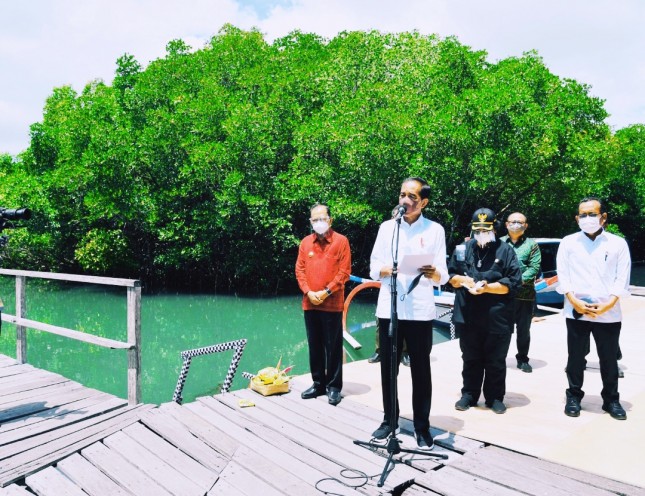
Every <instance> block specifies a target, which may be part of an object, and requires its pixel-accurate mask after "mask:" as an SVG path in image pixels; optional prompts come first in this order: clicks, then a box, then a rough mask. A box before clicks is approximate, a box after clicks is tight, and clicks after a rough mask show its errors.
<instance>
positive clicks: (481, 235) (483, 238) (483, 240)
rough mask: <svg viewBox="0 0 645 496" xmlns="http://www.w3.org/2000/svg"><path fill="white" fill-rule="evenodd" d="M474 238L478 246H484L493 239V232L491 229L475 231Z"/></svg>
mask: <svg viewBox="0 0 645 496" xmlns="http://www.w3.org/2000/svg"><path fill="white" fill-rule="evenodd" d="M475 240H477V244H478V245H479V246H486V245H487V244H488V243H491V242H493V241H495V233H494V232H493V231H482V232H476V233H475Z"/></svg>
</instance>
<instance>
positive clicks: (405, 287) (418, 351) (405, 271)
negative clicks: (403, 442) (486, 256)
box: [370, 177, 448, 449]
mask: <svg viewBox="0 0 645 496" xmlns="http://www.w3.org/2000/svg"><path fill="white" fill-rule="evenodd" d="M429 196H430V186H428V183H427V182H426V181H424V180H423V179H421V178H418V177H411V178H408V179H406V180H404V181H403V184H402V185H401V191H400V194H399V206H400V207H404V208H403V209H402V211H404V213H403V218H402V219H400V218H399V219H390V220H387V221H385V222H383V224H381V227H380V228H379V232H378V235H377V237H376V242H375V243H374V248H373V250H372V256H371V258H370V277H371V278H372V279H374V280H380V281H381V289H380V290H379V296H378V303H377V307H376V317H377V318H378V328H379V339H380V343H381V353H382V355H383V357H382V360H381V384H382V394H383V411H384V417H383V423H382V424H381V425H380V426H379V428H378V429H376V431H374V433H373V434H372V435H373V437H374V438H376V439H385V438H387V437H388V436H389V435H390V434H391V428H390V415H391V413H392V403H391V401H392V400H391V396H392V394H391V390H392V389H391V388H392V384H391V383H390V377H391V362H392V361H391V355H392V348H393V346H392V345H393V343H392V338H390V336H389V332H388V331H389V328H390V318H391V288H390V281H391V277H392V265H393V255H394V250H395V249H396V246H395V242H396V237H395V235H396V229H397V223H400V229H399V244H398V260H399V265H398V274H397V278H396V279H397V288H396V290H397V294H398V301H397V316H398V327H397V330H398V332H397V343H396V344H397V346H396V349H397V355H398V356H397V357H396V362H395V363H396V364H397V365H396V367H397V370H396V375H398V365H399V362H400V360H401V349H402V344H403V340H404V339H405V341H406V343H407V347H408V352H409V354H410V369H411V374H412V411H413V423H414V431H415V435H416V440H417V445H418V446H419V448H422V449H432V448H433V446H434V443H433V440H432V436H431V435H430V403H431V400H432V377H431V370H430V351H431V350H432V320H433V319H434V318H435V316H436V309H435V305H434V286H440V285H441V284H444V283H446V282H447V280H448V268H447V267H446V237H445V232H444V229H443V227H442V226H441V225H439V224H437V223H436V222H434V221H431V220H429V219H427V218H426V217H424V216H423V215H422V211H423V209H424V208H425V207H426V206H427V205H428V201H429V200H428V198H429ZM398 415H399V405H398V399H397V405H396V417H397V418H396V419H394V420H397V421H398Z"/></svg>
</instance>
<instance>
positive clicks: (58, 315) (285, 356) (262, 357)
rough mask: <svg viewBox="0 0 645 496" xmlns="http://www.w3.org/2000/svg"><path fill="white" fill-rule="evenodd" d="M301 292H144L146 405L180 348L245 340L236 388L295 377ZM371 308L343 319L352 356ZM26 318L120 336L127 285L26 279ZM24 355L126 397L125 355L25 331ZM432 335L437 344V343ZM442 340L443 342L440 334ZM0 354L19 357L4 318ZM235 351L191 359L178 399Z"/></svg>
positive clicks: (302, 364) (301, 368)
mask: <svg viewBox="0 0 645 496" xmlns="http://www.w3.org/2000/svg"><path fill="white" fill-rule="evenodd" d="M14 288H15V286H14V279H13V278H11V277H0V297H2V299H3V300H4V304H5V311H6V312H7V313H10V314H15V289H14ZM300 301H301V299H300V296H298V295H294V296H282V297H275V298H244V297H236V296H222V295H205V294H201V295H200V294H191V295H187V294H156V295H144V296H143V298H142V308H141V326H142V329H141V333H142V356H141V361H142V396H143V401H144V402H149V403H162V402H166V401H170V400H171V399H172V394H173V391H174V388H175V385H176V382H177V377H178V375H179V371H180V369H181V357H180V352H181V351H182V350H188V349H193V348H200V347H203V346H210V345H213V344H217V343H223V342H227V341H233V340H237V339H242V338H246V339H247V340H248V344H247V346H246V348H245V351H244V354H243V356H242V359H241V361H240V366H239V368H238V373H237V375H236V378H235V380H234V382H233V385H232V389H239V388H243V387H246V386H247V381H246V380H245V379H244V378H242V375H241V372H243V371H247V372H256V371H257V370H259V369H260V368H262V367H266V366H270V365H271V366H274V365H276V363H277V362H278V360H279V359H280V357H282V364H283V365H284V366H287V365H294V370H293V373H294V374H304V373H307V372H308V371H309V365H308V354H307V340H306V335H305V329H304V321H303V315H302V309H301V306H300ZM374 311H375V304H374V301H373V298H371V297H370V295H366V297H365V298H362V299H357V300H355V301H354V302H352V305H351V309H350V312H349V314H348V318H347V325H348V328H349V329H350V331H353V332H352V335H353V336H354V338H356V339H357V340H358V341H359V342H360V343H362V344H363V347H362V348H361V349H359V350H354V349H353V348H351V347H349V346H347V345H346V351H347V355H346V359H347V360H348V361H352V360H361V359H365V358H367V357H368V356H370V355H371V354H372V353H373V351H374V336H375V319H374ZM27 316H28V318H30V319H33V320H38V321H41V322H46V323H49V324H53V325H57V326H62V327H68V328H70V329H76V330H80V331H83V332H88V333H91V334H94V335H97V336H103V337H107V338H111V339H118V340H121V341H125V340H126V290H125V289H124V288H110V287H105V286H93V285H77V284H71V283H60V282H57V281H38V280H29V283H28V285H27ZM27 333H28V339H27V359H28V362H29V363H30V364H32V365H34V366H36V367H41V368H44V369H46V370H50V371H52V372H56V373H59V374H62V375H64V376H65V377H68V378H70V379H73V380H75V381H77V382H80V383H82V384H84V385H86V386H89V387H93V388H96V389H99V390H101V391H105V392H108V393H111V394H115V395H117V396H120V397H122V398H125V397H127V380H126V376H127V356H126V353H125V352H124V351H123V350H110V349H105V348H101V347H98V346H94V345H90V344H87V343H81V342H78V341H74V340H71V339H67V338H63V337H60V336H55V335H51V334H48V333H44V332H40V331H36V330H33V329H30V330H28V331H27ZM437 339H438V338H437V336H435V343H437ZM439 339H443V338H439ZM0 353H3V354H5V355H9V356H12V357H15V326H13V325H11V324H6V323H4V324H3V328H2V339H0ZM232 356H233V352H232V351H226V352H223V353H217V354H214V355H208V356H202V357H197V358H195V359H194V360H193V361H192V364H191V368H190V374H189V376H188V380H187V382H186V385H185V388H184V392H183V397H184V401H186V402H188V401H192V400H193V399H194V398H196V397H197V396H201V395H205V394H214V393H217V392H219V388H220V387H221V383H222V381H223V380H224V377H225V374H226V371H227V369H228V366H229V363H230V361H231V358H232Z"/></svg>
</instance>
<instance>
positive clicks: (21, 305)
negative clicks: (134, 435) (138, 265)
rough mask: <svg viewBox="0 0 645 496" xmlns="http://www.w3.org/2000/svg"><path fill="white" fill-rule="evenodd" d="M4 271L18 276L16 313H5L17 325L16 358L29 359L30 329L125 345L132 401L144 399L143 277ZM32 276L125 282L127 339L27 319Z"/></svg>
mask: <svg viewBox="0 0 645 496" xmlns="http://www.w3.org/2000/svg"><path fill="white" fill-rule="evenodd" d="M0 275H7V276H14V277H15V278H16V315H9V314H2V320H3V321H5V322H9V323H11V324H14V325H15V326H16V360H17V361H18V362H19V363H26V362H27V332H26V330H27V329H36V330H39V331H44V332H49V333H51V334H56V335H58V336H64V337H67V338H70V339H74V340H76V341H83V342H86V343H91V344H94V345H97V346H103V347H106V348H112V349H125V350H127V353H128V403H129V404H131V405H136V404H138V403H140V402H141V282H140V281H139V280H137V279H119V278H112V277H97V276H83V275H77V274H64V273H56V272H34V271H28V270H12V269H0ZM28 277H31V278H37V279H54V280H59V281H69V282H80V283H86V284H103V285H109V286H122V287H123V286H125V287H126V290H127V312H128V315H127V341H118V340H114V339H108V338H103V337H100V336H94V335H92V334H87V333H84V332H82V331H78V330H74V329H68V328H66V327H58V326H55V325H51V324H47V323H45V322H39V321H37V320H30V319H27V318H26V313H27V312H26V308H27V305H26V293H25V286H26V280H27V278H28Z"/></svg>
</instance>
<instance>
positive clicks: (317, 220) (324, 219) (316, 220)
mask: <svg viewBox="0 0 645 496" xmlns="http://www.w3.org/2000/svg"><path fill="white" fill-rule="evenodd" d="M309 220H310V221H311V222H321V221H322V222H329V217H320V218H318V219H309Z"/></svg>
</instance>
